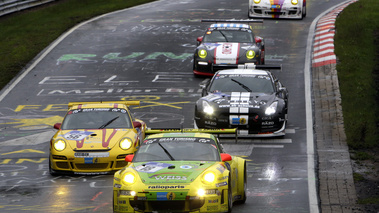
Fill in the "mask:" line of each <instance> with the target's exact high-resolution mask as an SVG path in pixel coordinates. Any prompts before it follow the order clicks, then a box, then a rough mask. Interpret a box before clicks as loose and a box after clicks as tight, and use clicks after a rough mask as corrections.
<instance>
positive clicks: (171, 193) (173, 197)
mask: <svg viewBox="0 0 379 213" xmlns="http://www.w3.org/2000/svg"><path fill="white" fill-rule="evenodd" d="M166 197H167V200H175V193H174V192H169V193H167V195H166Z"/></svg>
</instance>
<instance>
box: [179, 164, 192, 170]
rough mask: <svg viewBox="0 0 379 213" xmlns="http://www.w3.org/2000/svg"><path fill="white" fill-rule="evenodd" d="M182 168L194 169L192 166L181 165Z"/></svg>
mask: <svg viewBox="0 0 379 213" xmlns="http://www.w3.org/2000/svg"><path fill="white" fill-rule="evenodd" d="M180 168H181V169H192V166H190V165H181V166H180Z"/></svg>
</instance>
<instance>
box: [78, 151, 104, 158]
mask: <svg viewBox="0 0 379 213" xmlns="http://www.w3.org/2000/svg"><path fill="white" fill-rule="evenodd" d="M74 156H75V157H76V158H106V157H109V152H75V153H74Z"/></svg>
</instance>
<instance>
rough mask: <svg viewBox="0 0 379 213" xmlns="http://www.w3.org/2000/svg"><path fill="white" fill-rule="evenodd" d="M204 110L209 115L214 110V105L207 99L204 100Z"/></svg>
mask: <svg viewBox="0 0 379 213" xmlns="http://www.w3.org/2000/svg"><path fill="white" fill-rule="evenodd" d="M203 112H204V113H206V114H208V115H212V114H213V112H214V109H213V107H212V106H211V105H209V103H208V102H207V101H203Z"/></svg>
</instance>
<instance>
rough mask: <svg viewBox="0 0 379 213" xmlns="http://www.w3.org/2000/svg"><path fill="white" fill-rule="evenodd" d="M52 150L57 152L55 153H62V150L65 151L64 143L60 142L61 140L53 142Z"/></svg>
mask: <svg viewBox="0 0 379 213" xmlns="http://www.w3.org/2000/svg"><path fill="white" fill-rule="evenodd" d="M53 146H54V149H55V150H57V151H59V152H60V151H63V150H64V149H66V141H64V140H62V139H58V140H56V141H54V144H53Z"/></svg>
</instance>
